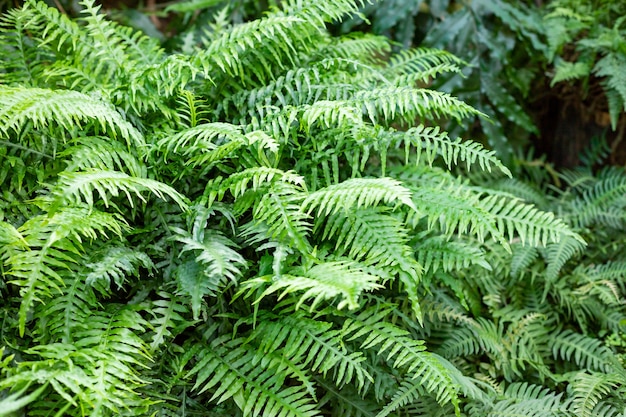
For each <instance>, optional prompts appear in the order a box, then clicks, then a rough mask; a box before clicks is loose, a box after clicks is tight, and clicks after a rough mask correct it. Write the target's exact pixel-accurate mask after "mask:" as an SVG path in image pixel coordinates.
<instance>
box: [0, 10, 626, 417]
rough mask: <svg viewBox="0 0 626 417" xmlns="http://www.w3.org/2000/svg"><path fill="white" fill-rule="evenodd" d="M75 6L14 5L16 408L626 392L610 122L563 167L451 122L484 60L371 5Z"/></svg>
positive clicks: (206, 410)
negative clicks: (161, 10) (456, 88)
mask: <svg viewBox="0 0 626 417" xmlns="http://www.w3.org/2000/svg"><path fill="white" fill-rule="evenodd" d="M185 5H186V6H187V7H189V9H184V6H185ZM80 6H81V9H82V11H81V14H80V17H78V18H76V19H71V18H69V17H68V16H67V15H65V14H62V13H60V12H59V11H58V10H57V9H54V8H51V7H48V6H46V5H45V4H44V3H42V2H38V1H35V0H30V1H27V2H26V3H25V5H24V7H22V8H19V9H12V10H10V11H7V12H6V13H5V14H4V15H3V17H2V21H1V32H0V50H1V51H2V55H1V56H2V57H3V58H2V60H1V61H0V62H1V64H0V65H1V66H0V184H1V188H0V189H1V190H2V194H1V197H0V243H1V244H0V259H1V261H2V267H1V269H0V273H1V280H0V291H1V292H0V296H1V297H2V304H1V307H0V311H1V318H2V320H1V329H0V343H1V344H2V360H1V362H0V372H1V374H0V375H1V376H0V415H17V416H19V415H28V416H38V415H41V416H43V415H51V416H53V415H56V416H61V415H69V416H87V415H89V416H109V415H111V416H124V415H128V416H140V415H141V416H143V415H155V416H180V415H202V416H238V415H242V416H249V415H255V416H324V415H328V416H381V417H382V416H405V415H418V416H420V415H423V416H426V415H427V416H437V415H441V416H443V415H459V416H460V415H464V416H505V415H524V416H550V415H554V416H569V415H576V416H598V415H606V416H618V415H624V413H625V412H626V411H625V409H626V404H625V401H624V398H625V394H626V393H624V384H625V382H626V372H625V371H624V367H623V364H622V362H621V359H622V356H621V355H620V354H621V353H622V352H623V351H622V350H621V349H622V348H621V343H622V342H621V340H622V339H621V335H622V330H623V322H624V308H623V293H624V284H623V279H622V277H623V271H624V269H625V268H626V263H624V261H623V259H622V257H621V256H620V254H621V253H620V251H621V248H622V247H623V241H624V233H623V230H624V216H623V212H624V205H625V204H626V200H625V199H624V197H623V196H624V195H625V193H624V187H626V176H625V175H624V173H623V171H622V170H621V169H617V168H607V169H605V170H603V171H600V172H594V171H593V167H594V164H595V162H597V161H598V160H599V158H601V157H602V155H604V154H606V148H605V147H603V146H602V144H601V143H598V146H596V147H595V148H593V149H591V150H590V151H589V153H588V155H587V156H586V160H588V161H590V162H589V164H587V165H586V166H583V167H581V168H580V169H579V170H576V171H572V172H567V173H565V174H563V175H561V176H560V177H558V180H559V181H560V182H561V183H560V185H561V188H557V187H554V186H553V185H552V180H553V177H550V176H549V175H548V174H546V171H545V170H543V169H542V166H541V165H536V164H532V163H529V162H527V161H524V160H517V159H513V160H512V161H511V162H510V163H509V164H508V168H507V166H505V165H504V164H503V163H502V162H501V161H500V159H498V158H497V157H496V153H495V151H492V150H488V149H486V148H484V147H483V146H482V145H480V144H479V143H477V142H473V141H471V140H469V138H464V139H460V138H457V137H456V136H453V135H451V134H449V133H447V132H446V131H445V130H444V129H443V126H447V125H448V122H449V121H457V122H458V123H461V122H462V121H463V120H467V119H468V118H473V117H478V118H479V119H480V120H482V119H484V118H485V117H486V116H485V115H484V113H483V112H481V111H480V110H479V109H476V108H475V107H472V106H470V105H468V104H467V103H465V102H464V101H461V100H459V99H458V98H456V97H454V96H452V95H450V94H448V93H445V92H441V91H439V90H437V89H433V88H429V87H428V86H430V85H432V84H431V81H432V80H433V79H437V78H438V77H441V76H445V74H448V73H460V72H461V71H463V69H464V68H465V67H466V65H467V64H466V62H464V61H463V60H462V59H459V58H457V57H456V56H454V55H452V54H450V53H448V52H444V51H442V50H438V49H428V48H418V49H409V50H405V51H403V52H393V50H392V48H391V46H390V43H389V41H388V40H387V38H385V37H381V36H376V35H371V34H359V33H353V34H348V35H344V36H332V35H331V34H329V32H328V31H327V25H328V24H330V23H338V22H339V21H340V20H341V19H343V18H345V17H346V16H349V15H351V14H353V13H355V12H357V11H358V10H359V9H360V8H361V7H364V6H365V4H363V3H361V2H355V1H350V0H338V1H334V2H332V4H330V2H318V1H314V0H310V1H307V0H290V1H282V2H280V5H279V7H278V6H276V5H269V6H270V9H269V11H268V13H266V14H264V15H263V17H260V18H256V19H255V18H252V16H253V15H254V11H248V12H249V13H250V14H246V13H248V12H245V8H244V9H242V8H237V7H235V8H230V7H229V2H223V3H221V2H217V1H211V2H189V3H184V4H178V5H177V6H174V7H178V8H179V10H172V11H173V12H177V13H181V17H182V18H185V16H186V13H191V14H192V15H193V13H194V11H195V10H196V9H197V10H200V9H201V8H202V9H206V10H205V11H204V12H202V13H204V15H203V16H204V17H205V18H206V19H208V20H207V21H208V22H210V23H208V24H206V25H204V26H198V25H196V24H190V25H188V26H187V30H185V31H182V32H181V33H178V34H177V36H176V37H175V38H173V39H170V40H169V41H168V42H167V43H166V44H163V45H162V44H161V43H160V41H159V40H158V39H156V38H150V37H147V36H145V35H144V34H142V33H140V32H137V31H136V30H134V29H132V28H129V27H126V26H123V25H121V24H119V23H115V22H113V21H111V20H109V19H108V18H107V16H106V15H104V14H102V13H101V12H100V10H99V7H98V6H97V5H96V4H95V3H94V2H93V1H90V0H85V1H82V2H81V3H80ZM242 7H243V6H242ZM435 85H436V84H435ZM525 178H526V179H528V178H531V179H533V181H524V180H523V179H525Z"/></svg>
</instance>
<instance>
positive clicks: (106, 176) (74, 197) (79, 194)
mask: <svg viewBox="0 0 626 417" xmlns="http://www.w3.org/2000/svg"><path fill="white" fill-rule="evenodd" d="M58 178H59V179H58V182H57V183H56V184H55V185H54V186H52V187H51V189H50V196H51V197H52V201H51V204H52V206H51V208H52V210H54V209H55V208H56V207H59V206H61V205H63V204H67V203H72V204H80V203H81V202H82V200H84V201H85V203H87V205H88V206H89V207H94V206H95V204H96V202H97V199H95V198H94V197H95V196H96V193H97V196H98V197H100V199H101V200H102V202H103V203H104V205H105V207H108V206H109V203H110V197H109V196H112V197H118V196H120V195H122V194H123V195H125V196H126V198H127V199H128V203H129V204H130V205H131V207H134V206H135V199H134V198H133V196H134V197H136V198H137V199H139V200H140V201H141V202H143V203H145V202H146V199H145V197H144V196H143V195H142V192H144V191H149V192H151V193H152V194H154V195H155V196H157V197H158V198H160V199H163V200H164V199H165V196H167V197H169V198H171V199H172V200H173V201H174V202H175V203H176V204H178V206H179V207H180V208H181V209H182V210H186V209H187V205H188V203H187V199H186V197H185V196H183V195H181V194H180V193H178V191H176V190H175V189H173V188H172V187H170V186H169V185H166V184H164V183H162V182H159V181H155V180H152V179H148V178H140V177H133V176H130V175H128V174H125V173H123V172H119V171H108V170H99V169H88V170H86V171H80V172H61V173H59V177H58Z"/></svg>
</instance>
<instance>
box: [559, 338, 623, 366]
mask: <svg viewBox="0 0 626 417" xmlns="http://www.w3.org/2000/svg"><path fill="white" fill-rule="evenodd" d="M552 354H553V356H554V357H555V358H561V359H563V360H565V361H570V360H572V359H573V360H574V363H575V364H576V365H577V366H579V367H581V368H583V369H587V370H590V371H600V372H611V370H612V369H613V367H614V366H615V358H614V357H613V354H612V352H611V351H610V349H609V348H607V347H606V346H604V345H603V344H602V342H601V341H600V340H598V339H596V338H593V337H589V336H585V335H582V334H579V333H574V332H573V331H571V330H564V331H562V332H561V333H559V334H558V335H556V336H555V337H554V339H553V344H552Z"/></svg>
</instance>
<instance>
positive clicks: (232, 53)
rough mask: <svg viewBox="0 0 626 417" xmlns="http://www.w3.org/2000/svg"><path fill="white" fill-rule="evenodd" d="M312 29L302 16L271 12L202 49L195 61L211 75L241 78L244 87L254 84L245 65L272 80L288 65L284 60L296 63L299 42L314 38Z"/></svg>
mask: <svg viewBox="0 0 626 417" xmlns="http://www.w3.org/2000/svg"><path fill="white" fill-rule="evenodd" d="M298 29H300V30H298ZM309 31H311V29H310V28H307V27H305V25H304V21H303V20H302V19H301V18H300V17H297V16H284V15H277V14H270V15H268V16H266V17H265V18H263V19H257V20H253V21H251V22H247V23H244V24H240V25H236V26H233V27H232V28H231V29H230V30H229V31H228V32H225V33H224V34H223V35H222V36H220V37H219V38H217V39H215V40H214V41H212V42H211V43H210V44H209V45H208V47H207V48H206V49H204V50H202V51H199V52H198V53H197V54H196V56H195V57H194V62H192V63H193V66H194V67H200V68H203V71H204V74H206V75H207V76H211V77H213V76H214V74H213V72H215V71H221V72H223V73H225V74H227V75H229V76H232V77H239V78H240V80H241V81H243V86H245V85H247V84H251V82H250V81H247V82H246V79H247V78H249V77H250V75H249V74H245V72H246V66H245V64H248V66H250V65H253V66H254V68H255V69H256V70H257V72H256V74H255V75H256V76H258V77H260V78H261V79H264V80H266V79H271V78H272V76H273V74H272V70H273V69H274V68H284V64H283V60H284V62H286V63H291V64H292V65H293V59H294V57H297V55H298V52H297V50H296V48H295V44H301V45H304V42H305V39H310V37H311V33H309Z"/></svg>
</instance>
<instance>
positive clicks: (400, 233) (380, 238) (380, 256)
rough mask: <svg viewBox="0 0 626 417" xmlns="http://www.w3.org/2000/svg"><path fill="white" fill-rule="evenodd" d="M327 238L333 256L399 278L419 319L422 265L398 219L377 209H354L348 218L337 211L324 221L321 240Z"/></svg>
mask: <svg viewBox="0 0 626 417" xmlns="http://www.w3.org/2000/svg"><path fill="white" fill-rule="evenodd" d="M317 227H318V225H317V224H316V228H317ZM326 238H329V239H335V240H336V243H335V253H336V254H341V255H345V254H346V253H347V256H348V257H350V258H353V259H356V260H359V261H361V262H362V263H364V264H365V265H371V266H375V267H377V268H381V269H384V270H385V271H388V272H389V273H390V275H391V276H393V277H398V278H399V279H400V281H401V282H402V284H403V285H404V287H405V288H404V290H405V291H406V293H407V295H408V297H409V300H411V303H412V306H413V308H414V310H415V312H416V314H418V317H419V316H420V314H419V300H418V297H417V285H418V283H419V281H420V278H421V276H422V266H421V265H420V264H419V263H418V262H417V261H416V260H415V255H414V253H413V250H412V249H411V247H410V246H408V245H407V242H408V235H407V230H406V228H405V226H404V225H403V224H402V222H401V221H400V220H399V219H397V218H395V217H393V216H390V215H388V214H387V213H385V210H384V209H380V208H369V209H357V210H354V211H353V212H352V213H349V214H348V215H347V216H346V215H344V214H343V213H342V212H341V211H339V212H337V214H336V215H332V216H330V217H328V218H327V219H326V224H325V226H324V229H323V239H326Z"/></svg>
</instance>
